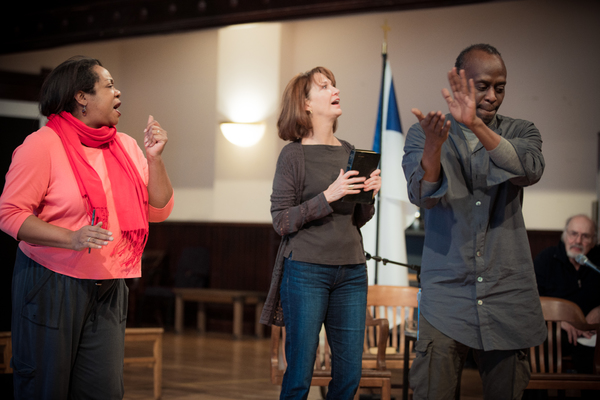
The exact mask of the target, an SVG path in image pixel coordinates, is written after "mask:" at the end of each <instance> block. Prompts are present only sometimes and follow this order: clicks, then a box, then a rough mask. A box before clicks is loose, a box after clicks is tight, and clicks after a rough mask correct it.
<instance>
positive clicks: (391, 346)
mask: <svg viewBox="0 0 600 400" xmlns="http://www.w3.org/2000/svg"><path fill="white" fill-rule="evenodd" d="M418 292H419V288H416V287H412V286H384V285H373V286H369V291H368V294H367V308H368V310H369V312H370V313H371V314H372V315H373V318H384V319H387V320H388V321H389V324H390V331H391V332H390V335H389V336H388V338H387V340H386V366H387V368H388V369H402V370H403V379H402V392H403V396H402V397H403V398H404V399H407V398H408V385H407V384H406V383H407V382H408V370H409V367H410V363H411V362H412V360H413V359H414V357H415V353H414V352H413V351H412V349H411V347H412V346H411V345H410V344H411V343H414V340H415V339H416V332H415V331H414V330H416V326H410V327H409V329H411V331H410V332H408V335H407V331H406V325H407V324H411V323H412V322H416V317H417V316H416V315H415V312H416V310H418V307H419V303H418V300H417V294H418ZM377 335H378V333H377V327H369V328H367V333H366V334H365V353H373V349H374V346H375V345H378V344H379V343H378V342H377V341H376V340H375V338H376V337H377ZM373 360H374V356H373V355H366V356H365V357H364V358H363V366H364V367H367V368H371V367H372V363H373V362H374V361H373ZM393 387H400V386H399V385H393Z"/></svg>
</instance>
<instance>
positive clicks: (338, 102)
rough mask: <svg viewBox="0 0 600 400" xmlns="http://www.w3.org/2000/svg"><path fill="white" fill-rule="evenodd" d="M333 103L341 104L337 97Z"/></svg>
mask: <svg viewBox="0 0 600 400" xmlns="http://www.w3.org/2000/svg"><path fill="white" fill-rule="evenodd" d="M331 104H334V105H337V104H340V99H336V100H334V101H332V102H331Z"/></svg>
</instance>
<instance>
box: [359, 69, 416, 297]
mask: <svg viewBox="0 0 600 400" xmlns="http://www.w3.org/2000/svg"><path fill="white" fill-rule="evenodd" d="M384 60H385V61H384V62H385V69H384V76H383V79H382V88H381V90H382V91H383V93H382V95H381V96H380V104H379V110H378V117H377V126H376V127H375V138H374V140H373V150H374V151H376V152H378V153H381V163H380V166H381V192H380V194H379V195H378V196H379V197H380V198H379V199H378V201H377V202H376V203H375V204H376V205H377V204H379V207H377V209H376V213H380V215H379V218H378V217H377V214H376V215H375V216H374V217H373V219H372V220H371V221H369V223H367V225H365V226H364V227H363V228H362V229H361V231H362V233H363V238H364V245H365V251H367V252H368V253H370V254H371V255H377V256H380V257H382V258H386V259H388V260H390V261H396V262H401V263H406V262H407V261H406V260H407V257H406V240H405V237H404V230H405V229H406V228H407V227H408V226H410V225H411V224H412V223H413V221H414V218H415V212H416V211H418V208H417V207H416V206H414V205H412V204H411V203H410V202H409V200H408V193H407V189H406V179H405V178H404V173H403V171H402V156H403V155H404V134H403V133H402V125H401V123H400V114H399V112H398V104H397V102H396V93H395V90H394V81H393V79H392V69H391V67H390V63H389V61H387V59H384ZM382 121H383V122H384V123H383V124H382ZM377 230H379V235H378V246H377V244H376V242H377ZM367 264H368V269H369V284H373V283H374V282H375V270H377V271H378V273H377V275H378V277H377V283H378V284H381V285H394V286H408V270H407V269H406V268H405V267H402V266H398V265H394V264H386V265H382V263H379V266H378V267H377V268H375V261H373V260H371V261H368V263H367Z"/></svg>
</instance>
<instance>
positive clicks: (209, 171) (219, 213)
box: [0, 0, 600, 229]
mask: <svg viewBox="0 0 600 400" xmlns="http://www.w3.org/2000/svg"><path fill="white" fill-rule="evenodd" d="M598 17H600V2H596V1H582V0H579V1H577V0H575V1H570V2H563V1H558V0H552V1H541V0H525V1H507V2H494V3H488V4H481V5H471V6H458V7H449V8H440V9H426V10H414V11H405V12H389V13H369V14H360V15H345V16H341V17H331V18H320V19H309V20H297V21H291V22H290V21H288V22H282V23H277V24H265V25H258V26H254V27H247V28H246V29H248V31H247V33H248V34H249V35H254V34H256V35H260V32H264V30H265V29H266V30H267V31H268V32H270V35H271V36H270V37H268V38H263V39H260V40H258V39H257V40H254V41H242V40H240V42H239V44H238V45H240V46H243V49H244V53H243V54H242V53H240V56H239V57H240V59H239V60H238V62H239V63H240V65H243V62H244V59H243V57H248V55H247V54H249V53H250V54H252V52H254V53H256V54H257V55H260V58H261V60H263V63H264V65H265V66H266V68H269V74H268V75H266V74H263V75H262V76H260V79H262V80H263V81H264V84H263V86H264V87H265V90H264V91H265V92H268V93H270V94H271V95H272V93H273V90H274V88H277V90H278V91H279V94H280V93H281V92H282V91H283V88H284V86H285V84H286V83H287V81H289V79H290V78H291V77H292V76H293V75H294V74H296V73H298V72H302V71H305V70H308V69H310V68H312V67H314V66H316V65H323V66H326V67H328V68H330V69H331V70H332V71H333V72H334V73H335V75H336V78H337V81H338V87H339V88H340V90H341V99H342V109H343V112H344V114H343V115H342V117H341V118H340V120H339V129H338V136H339V137H341V138H344V139H347V140H349V141H350V142H352V143H354V144H355V145H356V146H357V147H359V148H368V147H370V145H371V142H372V136H373V130H374V126H375V120H376V112H377V102H378V94H379V80H380V78H381V43H382V38H383V31H382V29H381V26H382V25H383V24H384V22H385V21H387V24H388V25H389V26H390V27H391V28H392V30H391V32H390V33H389V35H388V53H389V59H390V61H391V64H392V69H393V72H394V82H395V86H396V93H397V96H398V102H399V107H400V113H401V118H402V121H403V127H404V130H405V131H407V130H408V128H409V126H410V125H412V124H413V123H414V122H415V118H414V117H413V116H412V114H411V113H410V109H411V108H412V107H418V108H421V109H422V110H423V111H429V110H432V109H436V110H437V109H440V110H443V111H446V106H445V103H444V101H443V99H442V96H441V94H440V91H441V89H442V88H443V87H445V86H447V82H446V73H447V71H448V70H449V69H450V68H451V67H452V66H453V64H454V60H455V58H456V56H457V55H458V53H459V52H460V51H461V50H462V49H463V48H464V47H466V46H468V45H470V44H473V43H479V42H487V43H490V44H492V45H494V46H496V47H497V48H498V49H499V50H500V52H501V53H502V55H503V57H504V60H505V63H506V65H507V69H508V85H507V94H506V97H505V100H504V104H503V105H502V108H501V110H500V113H501V114H504V115H509V116H512V117H518V118H524V119H528V120H531V121H533V122H534V123H535V124H536V126H537V127H538V128H539V129H540V131H541V132H542V138H543V140H544V145H543V152H544V155H545V158H546V171H545V174H544V177H543V178H542V180H541V181H540V182H539V183H538V184H537V185H535V186H533V187H531V188H527V189H526V191H525V219H526V223H527V226H528V228H530V229H561V228H562V225H563V223H564V220H565V219H566V217H567V216H568V215H571V214H574V213H580V212H583V213H586V214H590V212H591V207H592V201H593V200H594V199H595V198H596V187H595V185H596V184H595V182H596V162H597V148H598V144H597V140H598V139H597V133H598V132H599V131H600V113H599V112H598V110H600V100H599V97H598V96H597V93H598V90H599V89H600V74H598V67H599V66H600V54H599V52H598V51H597V49H598V48H600V28H599V25H598ZM225 29H228V28H224V29H223V30H217V29H211V30H203V31H196V32H188V33H179V34H172V35H164V36H151V37H145V38H136V39H125V40H116V41H110V42H100V43H90V44H85V45H76V46H67V47H62V48H58V49H52V50H45V51H36V52H28V53H22V54H14V55H6V56H0V69H4V70H11V71H23V72H29V73H38V72H39V70H40V68H41V67H54V66H56V65H58V64H59V63H60V62H62V61H64V60H65V59H66V58H68V57H69V56H72V55H75V54H85V55H89V56H93V57H97V58H99V59H100V60H101V61H102V62H103V64H104V65H105V66H106V67H107V68H108V69H109V70H110V72H111V73H112V75H113V77H114V78H115V80H116V83H117V86H118V87H119V88H120V89H121V91H122V92H123V95H122V100H123V106H122V108H121V110H122V111H123V116H122V117H121V122H120V123H119V129H120V130H121V131H124V132H127V133H129V134H130V135H132V136H134V137H135V138H136V139H138V141H139V142H140V144H141V139H142V134H141V132H142V129H143V127H144V124H145V122H146V119H147V115H148V114H153V115H154V116H155V117H156V119H157V120H159V121H160V122H161V124H162V125H163V126H164V127H165V129H167V130H168V132H169V137H170V140H169V144H168V147H167V149H166V151H165V162H166V163H167V167H168V169H169V172H170V175H171V178H172V181H173V184H174V186H175V190H176V196H177V198H176V208H175V210H174V212H173V215H172V216H171V219H172V220H201V221H240V222H270V217H269V211H268V210H269V195H270V187H271V180H272V176H273V172H274V166H275V162H276V158H277V154H278V151H279V149H280V148H281V147H282V146H283V145H284V143H283V142H282V141H281V140H279V139H278V138H277V133H276V128H275V123H276V118H277V115H276V114H277V112H276V109H273V107H267V108H268V109H269V110H271V111H270V113H269V114H268V115H266V116H265V117H264V121H266V123H267V132H266V134H265V137H263V139H262V140H261V141H260V142H259V143H258V144H257V145H256V146H255V147H252V148H245V149H244V148H237V147H235V146H233V145H231V144H229V143H228V142H227V141H226V140H225V139H224V138H223V136H222V135H221V134H220V132H219V129H218V124H219V122H222V121H223V120H224V119H225V118H226V116H225V115H224V113H223V110H222V109H223V102H225V103H226V102H227V100H228V98H227V93H220V92H219V90H220V89H219V88H222V87H224V84H223V82H226V77H227V74H230V73H231V72H230V69H231V68H229V67H228V66H227V64H223V62H221V63H220V62H219V60H231V57H233V58H234V59H235V54H236V51H237V50H236V49H234V47H235V44H236V41H235V40H233V41H231V40H229V41H228V42H227V46H226V47H223V46H224V42H223V37H224V36H223V35H226V33H224V32H226V31H225ZM252 29H254V31H252ZM252 32H254V33H252ZM225 54H226V55H227V57H225V56H224V55H225ZM244 54H245V55H244ZM224 74H225V75H224ZM265 76H266V78H267V79H265ZM224 77H225V81H223V79H224ZM219 82H221V83H219ZM249 86H251V85H249ZM253 90H255V91H256V95H257V96H256V97H257V98H260V96H262V94H263V93H262V92H263V90H262V89H261V86H258V89H256V88H255V89H253ZM259 92H260V93H259ZM0 107H1V104H0ZM5 134H6V133H5Z"/></svg>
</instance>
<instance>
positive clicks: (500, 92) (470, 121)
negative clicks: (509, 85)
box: [411, 50, 506, 182]
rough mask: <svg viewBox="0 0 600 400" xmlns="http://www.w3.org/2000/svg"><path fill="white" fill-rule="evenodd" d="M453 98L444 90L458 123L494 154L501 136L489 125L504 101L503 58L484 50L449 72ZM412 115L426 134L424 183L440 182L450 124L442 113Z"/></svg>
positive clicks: (419, 112) (432, 112) (473, 52)
mask: <svg viewBox="0 0 600 400" xmlns="http://www.w3.org/2000/svg"><path fill="white" fill-rule="evenodd" d="M448 81H449V82H450V88H451V89H452V95H453V96H454V98H452V95H451V94H450V92H449V91H448V90H447V89H442V96H444V99H445V100H446V102H447V103H448V108H449V109H450V113H451V114H452V116H453V117H454V119H455V120H456V121H457V122H460V123H462V124H464V125H466V126H467V128H469V129H470V130H471V131H472V132H473V133H474V134H475V136H477V138H478V139H479V141H480V142H481V144H482V145H483V147H485V149H486V150H487V151H491V150H494V149H495V148H496V146H498V144H499V143H500V135H498V134H497V133H495V132H494V131H492V130H491V129H490V128H489V127H488V126H487V125H488V124H489V123H490V122H492V120H493V119H494V116H495V115H496V112H497V111H498V109H499V108H500V105H501V104H502V101H503V100H504V88H505V86H506V67H505V66H504V62H503V61H502V58H500V57H499V56H497V55H494V54H488V53H486V52H485V51H482V50H473V51H471V52H469V53H468V54H467V59H466V62H465V68H464V69H462V70H460V71H458V72H457V71H456V67H455V68H452V70H451V71H450V72H448ZM411 111H412V113H413V114H414V115H415V116H416V117H417V118H418V119H419V123H420V124H421V127H422V128H423V131H424V132H425V146H424V149H423V158H422V159H421V165H422V166H423V169H424V170H425V175H424V176H423V180H425V181H427V182H437V181H438V180H439V179H440V177H441V175H440V173H441V163H440V157H441V154H442V145H443V144H444V142H445V141H446V139H448V132H449V130H450V121H446V117H445V116H444V114H442V112H441V111H437V112H434V111H431V112H429V113H428V114H427V115H426V116H425V115H423V113H422V112H421V111H420V110H418V109H416V108H413V109H412V110H411Z"/></svg>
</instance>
